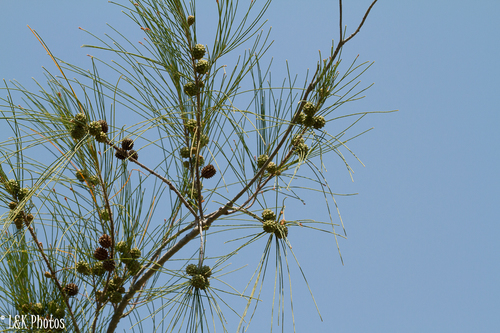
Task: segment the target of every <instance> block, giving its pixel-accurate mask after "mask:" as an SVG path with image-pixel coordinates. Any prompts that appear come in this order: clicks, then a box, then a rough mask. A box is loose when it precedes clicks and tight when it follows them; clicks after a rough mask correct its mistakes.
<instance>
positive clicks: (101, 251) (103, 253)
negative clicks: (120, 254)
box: [94, 247, 108, 260]
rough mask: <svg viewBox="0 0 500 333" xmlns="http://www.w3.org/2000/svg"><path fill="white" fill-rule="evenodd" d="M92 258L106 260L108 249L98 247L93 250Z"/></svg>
mask: <svg viewBox="0 0 500 333" xmlns="http://www.w3.org/2000/svg"><path fill="white" fill-rule="evenodd" d="M94 258H96V259H97V260H106V259H108V250H106V249H105V248H102V247H98V248H97V249H95V251H94Z"/></svg>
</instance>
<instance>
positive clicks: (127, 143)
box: [122, 138, 134, 150]
mask: <svg viewBox="0 0 500 333" xmlns="http://www.w3.org/2000/svg"><path fill="white" fill-rule="evenodd" d="M122 148H123V149H125V150H130V149H132V148H134V140H132V139H130V138H125V139H123V141H122Z"/></svg>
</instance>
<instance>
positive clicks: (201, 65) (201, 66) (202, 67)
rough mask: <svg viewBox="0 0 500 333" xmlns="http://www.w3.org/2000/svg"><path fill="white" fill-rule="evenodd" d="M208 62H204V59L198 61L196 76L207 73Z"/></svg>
mask: <svg viewBox="0 0 500 333" xmlns="http://www.w3.org/2000/svg"><path fill="white" fill-rule="evenodd" d="M208 67H209V65H208V61H207V60H205V59H201V60H199V61H198V63H197V64H196V68H195V69H196V73H198V74H202V75H203V74H205V73H206V72H207V71H208Z"/></svg>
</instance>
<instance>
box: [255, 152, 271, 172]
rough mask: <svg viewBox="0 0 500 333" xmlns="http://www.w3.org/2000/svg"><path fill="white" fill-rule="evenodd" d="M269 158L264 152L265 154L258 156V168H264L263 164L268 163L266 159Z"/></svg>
mask: <svg viewBox="0 0 500 333" xmlns="http://www.w3.org/2000/svg"><path fill="white" fill-rule="evenodd" d="M268 159H269V156H267V155H266V154H263V155H260V156H259V157H258V158H257V168H259V169H260V168H262V166H263V165H264V163H266V161H267V160H268Z"/></svg>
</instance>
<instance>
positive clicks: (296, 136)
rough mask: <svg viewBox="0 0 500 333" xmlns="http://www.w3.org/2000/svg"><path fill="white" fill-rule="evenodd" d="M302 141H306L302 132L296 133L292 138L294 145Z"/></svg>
mask: <svg viewBox="0 0 500 333" xmlns="http://www.w3.org/2000/svg"><path fill="white" fill-rule="evenodd" d="M301 143H304V138H303V137H302V135H300V134H296V135H295V136H294V137H293V139H292V145H293V146H297V145H299V144H301Z"/></svg>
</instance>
